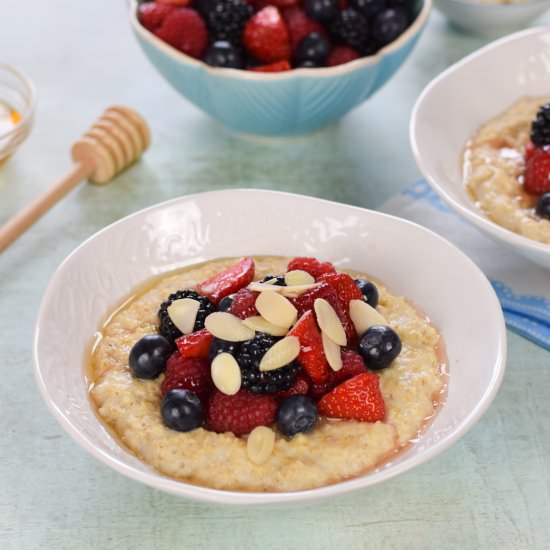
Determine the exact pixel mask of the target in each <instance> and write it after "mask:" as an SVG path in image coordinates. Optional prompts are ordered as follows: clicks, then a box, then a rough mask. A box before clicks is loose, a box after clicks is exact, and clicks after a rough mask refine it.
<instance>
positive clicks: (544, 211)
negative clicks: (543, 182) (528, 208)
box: [535, 193, 550, 220]
mask: <svg viewBox="0 0 550 550" xmlns="http://www.w3.org/2000/svg"><path fill="white" fill-rule="evenodd" d="M535 212H536V213H537V214H538V215H539V216H540V217H541V218H546V219H547V220H550V193H544V195H542V196H541V197H540V199H539V201H538V202H537V206H536V207H535Z"/></svg>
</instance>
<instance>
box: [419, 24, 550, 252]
mask: <svg viewBox="0 0 550 550" xmlns="http://www.w3.org/2000/svg"><path fill="white" fill-rule="evenodd" d="M542 34H550V27H542V26H540V27H534V28H531V29H526V30H522V31H518V32H515V33H512V34H509V35H507V36H505V37H503V38H500V39H498V40H495V41H493V42H491V43H489V44H487V45H486V46H483V47H482V48H479V49H478V50H476V51H474V52H473V53H471V54H469V55H467V56H465V57H463V58H462V59H460V60H459V61H457V62H456V63H454V64H453V65H451V66H450V67H448V68H447V69H445V70H444V71H443V72H442V73H440V74H439V75H438V76H436V77H435V78H434V79H433V80H431V81H430V82H429V83H428V84H427V85H426V87H425V88H424V89H423V90H422V92H421V93H420V95H419V96H418V98H417V100H416V102H415V104H414V107H413V110H412V114H411V119H410V122H409V142H410V144H411V149H412V152H413V156H414V159H415V161H416V164H417V166H418V168H419V170H420V172H422V174H423V175H424V177H425V178H426V181H427V182H428V183H429V184H430V187H431V188H432V189H433V190H434V191H435V192H436V193H437V194H438V195H439V197H441V199H443V201H444V202H445V203H446V204H448V205H449V206H450V207H451V208H452V209H453V210H455V211H456V212H457V213H458V214H459V215H460V216H462V217H463V218H465V219H467V220H468V221H469V222H471V223H472V224H474V225H475V226H477V227H479V228H481V229H483V230H485V231H486V232H488V233H490V234H491V235H492V236H494V237H495V238H497V239H499V240H501V241H505V242H507V243H509V244H511V245H513V246H515V247H518V248H522V249H527V250H529V251H531V252H534V253H536V254H541V253H542V254H545V255H548V256H549V257H550V244H545V243H543V242H540V241H536V240H534V239H529V238H528V237H525V236H523V235H520V234H519V233H515V232H514V231H510V230H509V229H506V228H505V227H502V226H501V225H498V224H497V223H495V222H493V221H492V220H490V219H489V218H487V217H485V216H484V215H483V214H482V212H481V210H479V209H477V207H476V205H475V203H474V202H473V201H472V203H471V207H467V206H464V205H462V204H461V203H460V202H459V201H458V200H455V199H454V198H453V197H452V196H451V194H450V193H448V192H447V189H446V186H445V185H444V184H440V183H439V182H438V180H437V178H436V177H435V176H433V175H432V173H431V171H430V170H429V169H428V168H427V167H426V162H425V160H424V158H423V155H422V153H421V152H420V146H419V144H418V141H417V132H418V128H419V127H420V125H421V123H422V121H421V120H420V116H419V111H420V109H421V108H422V107H423V105H424V103H425V102H426V101H427V98H428V96H429V95H430V93H431V92H432V90H433V89H434V88H436V87H437V86H438V85H439V84H440V83H441V82H442V81H444V80H445V79H446V78H447V77H448V76H449V75H451V74H453V73H454V72H455V71H458V70H459V69H461V68H462V67H463V66H465V65H467V64H468V63H470V61H473V60H475V59H477V58H478V57H482V56H484V55H485V54H486V53H488V52H491V51H493V50H495V49H498V48H499V47H500V46H502V45H503V44H507V43H509V42H515V41H519V40H523V39H526V38H530V37H532V36H537V35H542ZM459 158H460V157H459V156H458V155H457V161H458V159H459ZM461 184H462V183H461Z"/></svg>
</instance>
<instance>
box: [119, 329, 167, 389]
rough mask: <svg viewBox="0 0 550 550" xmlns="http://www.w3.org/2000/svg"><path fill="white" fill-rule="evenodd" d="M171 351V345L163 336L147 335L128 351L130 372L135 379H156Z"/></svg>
mask: <svg viewBox="0 0 550 550" xmlns="http://www.w3.org/2000/svg"><path fill="white" fill-rule="evenodd" d="M172 351H173V348H172V344H171V343H170V342H169V341H168V340H167V339H166V338H165V337H164V336H161V335H160V334H147V336H144V337H143V338H141V340H138V341H137V342H136V343H135V344H134V345H133V347H132V349H131V350H130V355H129V357H128V363H129V365H130V370H131V371H132V373H133V375H134V376H136V377H137V378H147V379H152V378H156V377H157V376H158V375H159V374H160V373H161V372H162V371H163V370H164V368H165V367H166V361H167V360H168V357H170V355H172Z"/></svg>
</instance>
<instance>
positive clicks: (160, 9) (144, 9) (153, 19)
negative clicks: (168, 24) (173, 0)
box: [138, 2, 176, 32]
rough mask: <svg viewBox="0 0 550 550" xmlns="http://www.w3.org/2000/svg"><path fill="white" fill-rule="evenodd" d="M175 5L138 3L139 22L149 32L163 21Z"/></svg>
mask: <svg viewBox="0 0 550 550" xmlns="http://www.w3.org/2000/svg"><path fill="white" fill-rule="evenodd" d="M175 8H176V7H175V6H171V5H169V4H161V3H157V2H146V3H145V4H140V6H139V9H138V17H139V21H140V23H141V24H142V25H143V26H144V27H145V28H146V29H147V30H148V31H151V32H155V31H156V30H157V29H158V28H159V27H160V26H161V25H162V23H163V22H164V20H165V19H166V16H167V15H168V14H169V13H172V12H173V11H174V9H175Z"/></svg>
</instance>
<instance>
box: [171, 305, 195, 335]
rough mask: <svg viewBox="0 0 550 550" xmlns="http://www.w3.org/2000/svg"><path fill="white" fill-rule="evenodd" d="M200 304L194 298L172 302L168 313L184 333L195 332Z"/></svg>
mask: <svg viewBox="0 0 550 550" xmlns="http://www.w3.org/2000/svg"><path fill="white" fill-rule="evenodd" d="M199 307H200V303H199V302H198V301H197V300H193V298H182V299H181V300H176V301H175V302H172V303H171V304H170V305H169V306H168V309H167V310H166V312H167V313H168V317H170V319H171V321H172V323H174V325H176V327H177V328H178V329H179V330H180V331H181V332H182V333H183V334H189V333H191V332H193V327H194V326H195V321H196V319H197V313H198V311H199Z"/></svg>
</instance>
